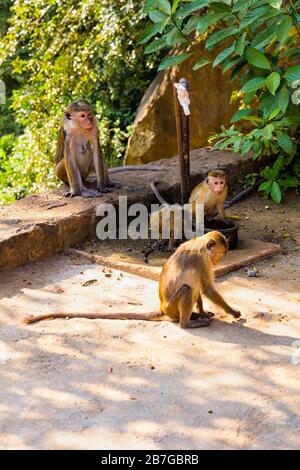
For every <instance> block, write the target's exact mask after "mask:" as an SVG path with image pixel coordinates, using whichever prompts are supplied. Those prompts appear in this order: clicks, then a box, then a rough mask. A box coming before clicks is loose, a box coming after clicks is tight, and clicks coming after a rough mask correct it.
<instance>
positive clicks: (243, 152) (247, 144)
mask: <svg viewBox="0 0 300 470" xmlns="http://www.w3.org/2000/svg"><path fill="white" fill-rule="evenodd" d="M252 145H253V143H252V142H251V140H250V139H245V141H244V144H243V147H242V150H241V155H243V156H244V155H247V154H248V153H249V151H250V149H251V147H252Z"/></svg>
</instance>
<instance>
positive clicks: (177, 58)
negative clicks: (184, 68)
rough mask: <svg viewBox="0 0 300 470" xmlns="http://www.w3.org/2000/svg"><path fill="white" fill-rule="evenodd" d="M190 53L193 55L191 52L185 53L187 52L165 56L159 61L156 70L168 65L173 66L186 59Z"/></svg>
mask: <svg viewBox="0 0 300 470" xmlns="http://www.w3.org/2000/svg"><path fill="white" fill-rule="evenodd" d="M191 55H193V53H192V52H190V53H187V54H179V55H174V56H172V57H167V58H166V59H164V60H163V61H162V62H161V64H160V66H159V67H158V70H164V69H168V68H170V67H173V66H174V65H178V64H181V62H183V61H184V60H186V59H188V58H189V57H190V56H191Z"/></svg>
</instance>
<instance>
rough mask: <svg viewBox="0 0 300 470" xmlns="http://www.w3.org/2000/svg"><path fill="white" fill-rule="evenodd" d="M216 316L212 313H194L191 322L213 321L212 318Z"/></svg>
mask: <svg viewBox="0 0 300 470" xmlns="http://www.w3.org/2000/svg"><path fill="white" fill-rule="evenodd" d="M214 316H215V314H214V313H212V312H200V313H195V312H193V313H192V316H191V320H198V319H201V318H208V319H212V317H214Z"/></svg>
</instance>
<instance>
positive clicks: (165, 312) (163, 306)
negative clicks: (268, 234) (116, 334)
mask: <svg viewBox="0 0 300 470" xmlns="http://www.w3.org/2000/svg"><path fill="white" fill-rule="evenodd" d="M227 250H228V246H227V241H226V239H225V237H224V236H223V235H222V234H221V233H220V232H217V231H213V232H209V233H207V234H205V235H203V236H202V237H196V238H194V239H192V240H189V241H187V242H185V243H183V244H182V245H180V247H179V248H177V250H176V251H175V253H173V255H171V257H170V258H169V259H168V260H167V262H166V263H165V265H164V267H163V269H162V272H161V274H160V278H159V286H158V288H159V300H160V311H159V312H151V313H146V314H142V313H113V314H105V313H104V314H101V313H48V314H47V313H46V314H43V315H37V316H32V317H28V318H25V320H24V323H26V324H31V323H35V322H38V321H40V320H50V319H55V318H89V319H100V318H104V319H116V320H147V321H163V320H171V321H177V322H179V325H180V326H181V328H198V327H202V326H208V325H209V324H210V323H211V316H212V314H209V313H205V312H204V310H203V304H202V294H203V295H204V296H206V297H207V298H208V299H210V300H211V301H213V302H214V303H215V304H216V305H218V306H219V307H221V308H223V309H224V310H225V312H226V313H228V314H229V315H232V316H233V317H235V318H239V317H240V316H241V314H240V312H239V311H238V310H234V309H233V308H232V307H230V306H229V305H228V304H227V303H226V302H225V300H224V299H223V297H222V296H221V295H220V294H219V293H218V292H217V290H216V289H215V286H214V274H213V266H214V265H216V264H217V263H218V262H219V261H220V260H221V259H222V258H223V256H224V255H225V254H226V253H227ZM195 304H196V306H197V310H198V314H194V313H193V308H194V305H195ZM195 316H196V319H194V318H195Z"/></svg>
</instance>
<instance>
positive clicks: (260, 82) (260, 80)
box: [241, 77, 265, 93]
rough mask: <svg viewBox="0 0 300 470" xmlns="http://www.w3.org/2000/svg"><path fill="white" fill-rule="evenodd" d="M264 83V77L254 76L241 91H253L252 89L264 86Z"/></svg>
mask: <svg viewBox="0 0 300 470" xmlns="http://www.w3.org/2000/svg"><path fill="white" fill-rule="evenodd" d="M264 84H265V78H264V77H256V78H252V80H249V81H248V82H247V83H245V85H244V86H243V88H242V90H241V91H242V92H244V93H251V92H252V91H257V90H259V89H260V88H261V87H262V86H264Z"/></svg>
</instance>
